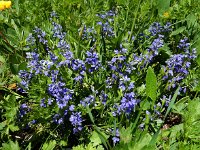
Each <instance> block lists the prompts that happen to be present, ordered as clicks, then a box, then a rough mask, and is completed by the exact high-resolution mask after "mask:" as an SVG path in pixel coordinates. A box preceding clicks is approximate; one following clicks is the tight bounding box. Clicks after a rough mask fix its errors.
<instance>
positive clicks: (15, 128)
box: [8, 124, 19, 132]
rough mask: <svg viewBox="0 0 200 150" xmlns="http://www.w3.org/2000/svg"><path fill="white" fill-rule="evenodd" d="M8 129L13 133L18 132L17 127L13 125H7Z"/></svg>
mask: <svg viewBox="0 0 200 150" xmlns="http://www.w3.org/2000/svg"><path fill="white" fill-rule="evenodd" d="M8 127H9V129H10V130H11V131H12V132H15V131H18V130H19V127H18V126H15V125H14V124H10V125H8Z"/></svg>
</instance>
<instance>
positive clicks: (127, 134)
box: [120, 126, 132, 143]
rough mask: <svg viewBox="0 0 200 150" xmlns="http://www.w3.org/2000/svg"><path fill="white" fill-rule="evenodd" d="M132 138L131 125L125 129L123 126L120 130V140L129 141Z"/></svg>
mask: <svg viewBox="0 0 200 150" xmlns="http://www.w3.org/2000/svg"><path fill="white" fill-rule="evenodd" d="M131 139H132V129H131V126H130V127H128V128H127V129H125V128H124V127H123V128H122V129H121V130H120V142H124V143H129V142H130V141H131Z"/></svg>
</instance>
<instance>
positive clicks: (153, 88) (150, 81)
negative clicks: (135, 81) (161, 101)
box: [146, 67, 157, 101]
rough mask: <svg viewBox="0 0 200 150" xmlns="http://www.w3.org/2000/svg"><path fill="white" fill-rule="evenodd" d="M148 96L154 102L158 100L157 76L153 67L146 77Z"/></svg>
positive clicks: (149, 69)
mask: <svg viewBox="0 0 200 150" xmlns="http://www.w3.org/2000/svg"><path fill="white" fill-rule="evenodd" d="M146 94H147V96H148V97H150V98H151V99H152V100H153V101H155V100H156V97H157V79H156V75H155V73H154V71H153V69H152V68H151V67H149V68H148V70H147V75H146Z"/></svg>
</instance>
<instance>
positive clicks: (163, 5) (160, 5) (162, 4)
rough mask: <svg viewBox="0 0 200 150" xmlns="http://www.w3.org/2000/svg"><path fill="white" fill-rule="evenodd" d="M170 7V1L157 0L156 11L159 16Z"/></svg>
mask: <svg viewBox="0 0 200 150" xmlns="http://www.w3.org/2000/svg"><path fill="white" fill-rule="evenodd" d="M169 7H170V0H157V9H158V13H159V15H162V14H163V13H164V12H165V11H167V10H168V9H169Z"/></svg>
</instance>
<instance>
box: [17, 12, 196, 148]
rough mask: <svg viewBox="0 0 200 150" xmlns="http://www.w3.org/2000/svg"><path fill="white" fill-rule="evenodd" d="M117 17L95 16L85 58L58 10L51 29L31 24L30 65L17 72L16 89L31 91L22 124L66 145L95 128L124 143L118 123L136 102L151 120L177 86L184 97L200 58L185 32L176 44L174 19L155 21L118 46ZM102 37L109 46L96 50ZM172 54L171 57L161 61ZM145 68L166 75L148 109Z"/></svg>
mask: <svg viewBox="0 0 200 150" xmlns="http://www.w3.org/2000/svg"><path fill="white" fill-rule="evenodd" d="M116 15H117V14H115V13H113V12H112V11H109V12H107V13H106V14H103V15H102V14H97V17H100V19H101V20H100V21H102V20H103V21H102V22H100V21H97V22H96V26H93V27H89V29H87V28H86V26H84V30H83V34H81V36H82V41H84V43H85V42H86V41H88V42H91V40H92V43H90V47H89V49H87V50H85V51H84V50H83V52H82V55H81V56H80V55H78V54H77V53H76V52H74V50H73V48H72V47H73V46H72V44H71V43H70V40H69V38H68V34H67V32H64V29H63V27H62V26H61V25H60V24H59V23H58V22H57V20H58V16H57V15H56V13H55V12H53V13H52V14H51V19H50V21H51V24H52V30H51V31H50V32H48V33H47V32H45V31H44V30H42V29H41V28H38V27H36V28H35V29H34V30H33V33H31V34H30V35H29V37H28V38H27V43H28V47H29V48H30V49H31V51H30V52H27V53H26V55H27V56H26V57H27V69H26V70H21V71H20V72H19V76H20V78H21V82H20V84H19V86H20V87H19V91H21V92H23V93H25V94H27V96H28V99H26V100H23V101H21V106H20V108H19V109H20V110H19V120H20V123H21V126H22V127H24V128H25V127H27V126H28V128H31V129H33V130H40V132H41V133H42V132H43V133H46V132H48V131H49V130H47V129H52V130H54V131H55V133H54V134H55V135H54V137H52V138H55V139H57V140H58V139H59V138H60V139H66V141H68V144H69V145H70V144H71V142H70V141H71V140H73V138H81V137H82V138H85V135H88V134H89V133H90V132H91V131H92V130H97V127H98V132H100V131H101V132H103V133H104V134H106V135H107V136H106V137H107V139H110V140H112V141H113V144H116V143H117V142H119V141H120V128H121V127H122V126H129V125H130V124H131V122H132V121H133V120H134V119H135V118H136V117H137V116H138V112H139V108H140V109H143V110H144V113H143V114H142V115H141V117H140V118H141V120H142V123H147V122H146V120H147V119H145V116H150V118H151V119H150V120H151V121H152V122H154V120H156V117H159V115H161V114H162V112H163V111H165V110H166V108H167V107H168V104H169V102H170V100H171V98H170V97H171V96H173V94H174V91H175V88H177V87H178V86H181V88H180V90H179V96H180V97H182V96H183V95H184V94H185V92H186V90H187V88H186V86H185V85H184V82H183V81H184V79H185V78H186V77H187V75H188V73H189V69H190V66H191V64H192V63H193V60H194V59H195V58H196V50H195V49H192V50H190V45H189V43H188V39H187V38H185V37H184V38H183V39H182V40H180V43H177V47H175V49H174V47H172V46H171V45H170V40H171V39H170V37H169V35H170V33H171V32H172V25H171V24H170V23H166V24H165V25H161V24H160V23H157V22H156V23H153V24H152V25H151V26H150V27H149V29H148V30H145V31H144V32H143V33H141V34H139V35H138V36H135V37H132V41H130V42H129V41H128V38H127V37H126V36H125V38H124V39H123V40H122V41H121V43H119V44H118V45H115V46H113V45H109V43H112V42H110V41H112V38H114V36H115V34H116V33H115V31H114V30H113V26H112V25H113V20H112V19H111V18H113V17H115V16H116ZM99 26H101V30H100V33H99V31H98V28H99ZM78 31H79V32H80V29H79V30H78ZM126 35H129V32H128V31H127V34H126ZM77 36H78V34H77ZM102 40H103V41H104V44H105V43H108V45H104V51H102V50H101V49H99V48H98V46H99V45H98V44H100V41H102ZM127 45H128V46H127ZM166 46H167V47H168V52H167V51H166V50H165V49H164V48H166ZM169 52H170V53H172V55H168V56H167V57H166V59H165V60H164V61H163V60H162V61H160V60H159V57H162V55H164V54H165V55H167V54H168V53H169ZM148 68H154V70H155V73H156V74H158V79H159V78H161V80H159V81H158V82H159V83H158V84H157V86H160V88H162V90H160V91H159V92H158V93H157V92H156V94H157V96H156V97H157V98H156V99H155V103H154V104H153V105H154V106H153V107H150V106H147V105H145V108H144V107H143V104H144V103H146V101H148V100H149V96H148V95H149V94H148V93H147V91H146V92H145V87H146V86H148V85H147V83H145V82H144V81H145V77H146V76H147V75H146V71H147V69H148ZM147 74H148V73H147ZM152 82H153V81H152ZM188 90H189V89H188ZM166 97H169V98H166ZM150 98H152V97H151V96H150ZM152 99H154V98H152ZM153 114H155V115H153ZM123 121H124V122H125V123H123ZM138 126H139V124H138ZM141 126H142V124H140V127H141ZM143 126H144V124H143ZM107 128H109V131H108V130H107ZM113 128H114V130H113ZM49 134H50V133H49ZM87 140H88V139H85V141H84V142H87ZM72 143H73V142H72ZM74 144H77V143H74Z"/></svg>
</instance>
